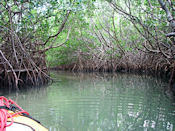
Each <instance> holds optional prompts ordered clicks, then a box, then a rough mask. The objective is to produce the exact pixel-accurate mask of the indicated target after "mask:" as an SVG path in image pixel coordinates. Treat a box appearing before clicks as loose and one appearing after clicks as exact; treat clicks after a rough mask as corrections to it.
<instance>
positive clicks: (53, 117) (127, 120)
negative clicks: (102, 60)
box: [0, 72, 175, 131]
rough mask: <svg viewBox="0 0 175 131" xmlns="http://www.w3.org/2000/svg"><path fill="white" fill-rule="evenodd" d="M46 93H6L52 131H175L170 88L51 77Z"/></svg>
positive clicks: (112, 78)
mask: <svg viewBox="0 0 175 131" xmlns="http://www.w3.org/2000/svg"><path fill="white" fill-rule="evenodd" d="M52 76H53V77H55V79H56V82H54V83H52V84H51V85H48V86H47V87H42V88H30V89H26V90H22V91H19V92H14V93H12V92H4V91H1V94H0V95H5V96H6V97H8V98H11V99H13V100H14V101H16V102H17V103H18V104H19V105H20V106H21V107H22V108H23V109H25V110H27V111H28V112H29V113H30V114H31V115H32V116H33V117H34V118H36V119H38V120H39V121H40V122H41V123H42V124H43V125H45V126H46V127H48V129H49V130H50V131H175V100H174V98H173V96H171V95H170V94H168V93H166V92H165V88H166V86H168V85H167V83H165V82H162V81H161V80H157V79H155V78H153V77H150V76H140V75H133V74H108V73H105V74H102V73H101V74H100V73H65V72H53V74H52Z"/></svg>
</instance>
